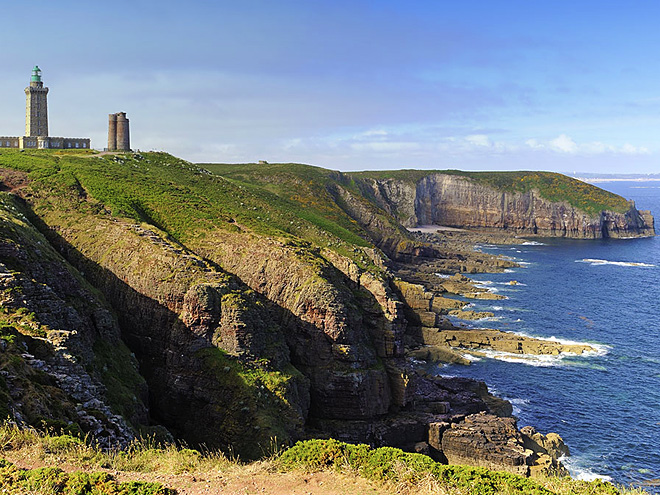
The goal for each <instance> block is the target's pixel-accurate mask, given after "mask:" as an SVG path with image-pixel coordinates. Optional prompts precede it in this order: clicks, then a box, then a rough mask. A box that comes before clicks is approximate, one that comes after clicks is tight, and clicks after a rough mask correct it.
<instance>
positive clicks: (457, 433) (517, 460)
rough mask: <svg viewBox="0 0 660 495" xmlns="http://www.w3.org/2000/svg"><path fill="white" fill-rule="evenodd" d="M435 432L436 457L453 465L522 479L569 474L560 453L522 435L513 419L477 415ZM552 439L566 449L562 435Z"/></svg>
mask: <svg viewBox="0 0 660 495" xmlns="http://www.w3.org/2000/svg"><path fill="white" fill-rule="evenodd" d="M524 431H526V430H525V429H523V432H524ZM527 431H528V433H529V430H527ZM431 432H432V435H431V433H429V436H430V439H431V441H430V445H431V447H433V449H434V451H435V455H436V456H444V457H445V458H446V459H447V462H448V463H449V464H470V465H473V466H480V467H485V468H488V469H493V470H496V471H508V472H511V473H514V474H519V475H522V476H530V475H532V476H550V475H562V476H565V475H567V474H568V472H567V471H566V469H565V468H564V467H563V466H562V465H561V463H560V462H559V461H558V457H557V453H558V451H557V450H556V449H553V448H550V450H548V449H546V448H545V447H543V446H542V445H541V444H540V443H538V442H535V441H533V440H531V439H530V437H529V436H528V435H527V434H526V433H522V432H521V431H518V428H517V425H516V420H515V419H513V418H501V417H496V416H492V415H489V414H484V413H481V414H474V415H471V416H468V417H466V418H465V420H463V421H461V422H458V423H453V424H451V425H448V424H437V425H433V427H432V428H431ZM534 434H535V435H539V434H538V433H536V432H534ZM548 437H551V438H552V439H553V440H554V441H556V442H557V444H561V445H563V442H562V441H561V438H559V435H557V434H554V433H550V434H548ZM543 438H546V437H543ZM531 446H533V447H534V448H533V449H532V448H529V447H531ZM562 454H563V453H562Z"/></svg>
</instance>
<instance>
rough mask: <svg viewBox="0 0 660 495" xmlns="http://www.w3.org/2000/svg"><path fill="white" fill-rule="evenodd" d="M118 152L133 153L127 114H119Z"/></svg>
mask: <svg viewBox="0 0 660 495" xmlns="http://www.w3.org/2000/svg"><path fill="white" fill-rule="evenodd" d="M117 150H119V151H131V138H130V133H129V130H128V119H127V118H126V113H125V112H119V113H118V114H117Z"/></svg>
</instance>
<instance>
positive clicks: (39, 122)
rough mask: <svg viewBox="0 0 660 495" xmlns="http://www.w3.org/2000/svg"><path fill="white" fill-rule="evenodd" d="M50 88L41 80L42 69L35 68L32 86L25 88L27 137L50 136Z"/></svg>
mask: <svg viewBox="0 0 660 495" xmlns="http://www.w3.org/2000/svg"><path fill="white" fill-rule="evenodd" d="M47 95H48V88H45V87H44V83H43V81H42V80H41V69H40V68H39V67H38V66H36V65H35V66H34V69H32V77H31V78H30V85H29V86H28V87H27V88H25V98H26V103H25V136H26V137H34V136H48V100H47Z"/></svg>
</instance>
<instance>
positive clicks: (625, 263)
mask: <svg viewBox="0 0 660 495" xmlns="http://www.w3.org/2000/svg"><path fill="white" fill-rule="evenodd" d="M575 262H576V263H589V264H590V265H591V266H599V265H615V266H636V267H642V268H652V267H655V266H656V265H654V264H652V263H641V262H635V261H609V260H599V259H594V258H583V259H581V260H575Z"/></svg>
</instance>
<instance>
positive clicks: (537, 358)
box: [481, 349, 566, 367]
mask: <svg viewBox="0 0 660 495" xmlns="http://www.w3.org/2000/svg"><path fill="white" fill-rule="evenodd" d="M481 352H483V354H484V356H486V357H488V358H491V359H496V360H498V361H505V362H507V363H520V364H527V365H529V366H538V367H550V366H563V363H562V361H563V359H564V358H565V357H566V355H565V354H559V355H556V356H551V355H547V354H514V353H512V352H504V351H493V350H490V349H486V350H483V351H481Z"/></svg>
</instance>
